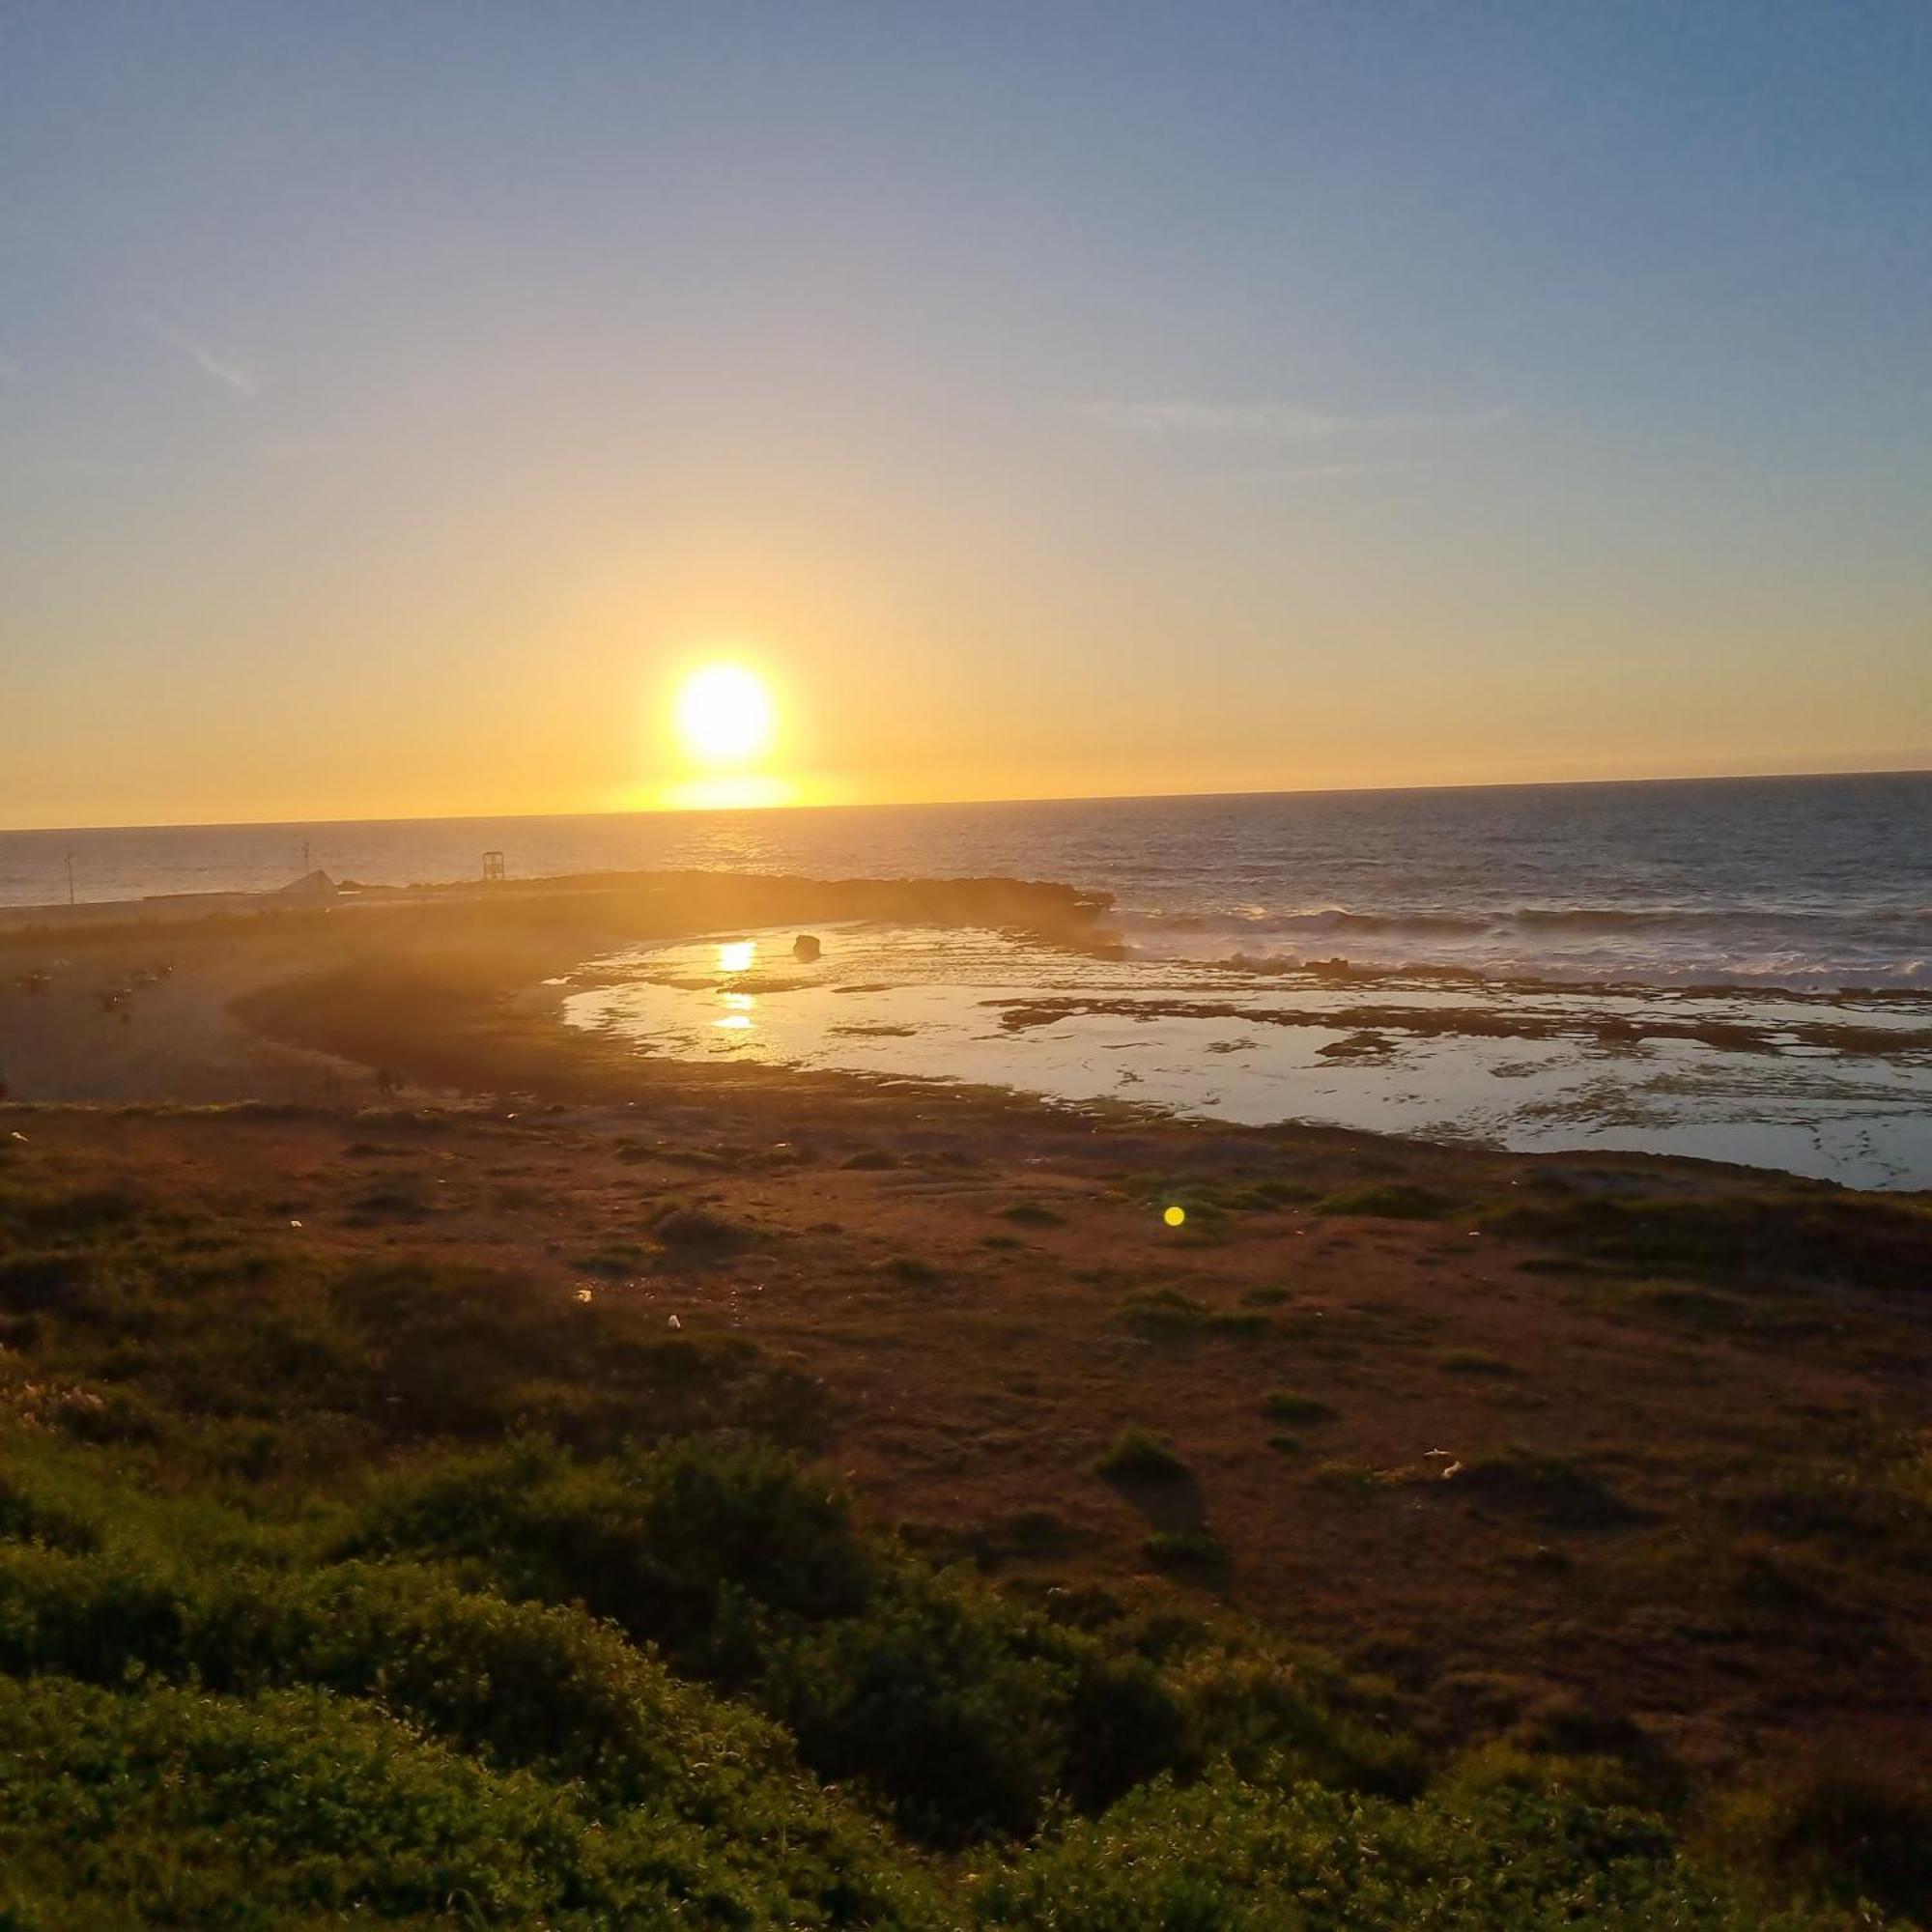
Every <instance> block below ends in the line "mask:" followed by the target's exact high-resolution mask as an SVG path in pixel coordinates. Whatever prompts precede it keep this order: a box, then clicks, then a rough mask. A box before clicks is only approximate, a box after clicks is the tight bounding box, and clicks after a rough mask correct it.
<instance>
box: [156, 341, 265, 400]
mask: <svg viewBox="0 0 1932 1932" xmlns="http://www.w3.org/2000/svg"><path fill="white" fill-rule="evenodd" d="M162 340H163V341H164V342H166V343H167V344H168V345H169V347H171V348H174V349H178V350H180V351H181V353H182V354H183V355H185V356H186V357H187V358H188V360H189V361H190V362H192V363H193V364H194V366H195V367H196V368H197V369H199V370H200V371H201V373H202V374H203V375H204V376H206V377H207V378H208V379H209V381H210V382H213V383H219V384H221V386H222V387H223V388H224V389H226V390H227V391H228V392H229V394H230V395H233V396H239V397H240V398H241V400H242V401H243V402H246V401H248V400H249V399H250V398H252V397H253V396H254V394H255V392H256V391H257V390H258V389H259V388H260V387H261V386H262V384H261V379H260V378H259V377H258V376H257V375H256V373H255V372H254V370H252V369H251V368H249V367H248V365H247V364H246V363H245V362H242V361H241V360H240V359H239V358H238V357H237V356H234V355H229V354H227V353H225V352H224V351H221V350H217V349H212V348H210V347H209V345H208V344H207V343H205V342H200V341H197V340H196V339H195V338H194V337H193V336H191V335H183V334H180V333H174V334H169V335H165V336H163V337H162Z"/></svg>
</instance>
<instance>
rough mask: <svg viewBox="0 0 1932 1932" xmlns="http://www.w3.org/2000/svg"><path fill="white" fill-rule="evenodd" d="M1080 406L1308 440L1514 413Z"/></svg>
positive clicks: (1142, 432) (1093, 415) (1485, 424)
mask: <svg viewBox="0 0 1932 1932" xmlns="http://www.w3.org/2000/svg"><path fill="white" fill-rule="evenodd" d="M1079 408H1080V412H1081V414H1083V415H1085V416H1087V417H1089V418H1090V419H1091V420H1093V421H1094V422H1099V423H1104V424H1106V425H1107V426H1108V427H1109V428H1111V429H1120V430H1126V431H1128V432H1130V433H1131V434H1133V435H1136V436H1162V437H1183V436H1224V437H1226V436H1243V437H1270V438H1275V439H1278V440H1284V441H1306V442H1313V441H1317V440H1321V439H1323V438H1340V437H1356V436H1435V435H1442V434H1446V433H1450V432H1454V431H1458V430H1474V429H1487V428H1489V427H1490V426H1491V425H1492V424H1493V423H1499V422H1502V421H1504V420H1505V419H1506V418H1507V417H1508V415H1509V413H1510V412H1509V411H1508V410H1507V409H1487V410H1464V411H1460V412H1415V411H1397V412H1386V413H1378V414H1353V415H1350V414H1342V413H1338V412H1334V411H1330V410H1318V409H1314V408H1311V407H1310V406H1309V405H1308V404H1306V403H1208V402H1159V403H1122V402H1090V403H1082V404H1081V405H1080V406H1079Z"/></svg>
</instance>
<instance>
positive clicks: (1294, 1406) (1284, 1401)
mask: <svg viewBox="0 0 1932 1932" xmlns="http://www.w3.org/2000/svg"><path fill="white" fill-rule="evenodd" d="M1262 1413H1263V1414H1264V1415H1265V1416H1266V1417H1267V1418H1268V1420H1269V1421H1270V1422H1296V1423H1302V1424H1308V1423H1314V1422H1332V1421H1333V1420H1334V1419H1335V1411H1334V1409H1333V1408H1332V1407H1331V1406H1329V1405H1328V1404H1327V1403H1325V1402H1323V1401H1321V1399H1320V1397H1318V1396H1312V1395H1301V1394H1299V1393H1297V1392H1296V1391H1295V1390H1293V1389H1274V1390H1272V1391H1271V1392H1270V1393H1269V1394H1268V1395H1266V1396H1264V1398H1263V1400H1262Z"/></svg>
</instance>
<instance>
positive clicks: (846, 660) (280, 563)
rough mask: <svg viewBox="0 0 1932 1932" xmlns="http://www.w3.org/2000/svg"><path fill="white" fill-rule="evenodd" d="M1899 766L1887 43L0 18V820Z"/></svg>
mask: <svg viewBox="0 0 1932 1932" xmlns="http://www.w3.org/2000/svg"><path fill="white" fill-rule="evenodd" d="M721 652H722V653H725V654H727V655H731V656H733V657H737V658H743V659H746V660H748V661H750V662H752V663H753V664H755V665H756V666H757V667H758V668H761V669H762V670H763V671H764V672H765V673H766V674H767V675H768V677H769V678H770V679H771V681H772V683H773V685H774V686H775V688H776V689H777V691H778V693H779V695H780V700H781V707H782V710H783V714H784V717H785V720H786V728H785V732H784V734H783V737H782V739H781V752H780V754H779V755H780V756H781V758H783V759H785V760H788V761H789V763H790V765H791V766H792V767H795V769H796V771H797V773H798V774H799V775H800V776H801V779H802V781H803V783H804V791H805V795H808V796H828V797H865V798H891V797H901V796H921V797H931V796H976V795H977V796H985V795H1025V794H1034V793H1040V794H1045V793H1078V792H1089V791H1126V790H1174V789H1222V788H1246V787H1257V786H1274V785H1281V786H1293V785H1301V784H1325V783H1403V782H1432V781H1463V780H1476V781H1481V780H1491V779H1512V778H1561V777H1605V776H1615V775H1618V774H1622V773H1630V774H1650V773H1662V772H1707V771H1742V770H1779V769H1783V770H1794V769H1820V768H1845V767H1859V766H1865V765H1887V764H1889V765H1902V764H1932V6H1928V5H1926V4H1924V0H1910V3H1909V4H1907V0H1899V4H1888V3H1887V0H1856V4H1848V5H1842V6H1839V5H1826V4H1823V0H1817V4H1774V3H1773V0H1751V4H1722V0H1696V4H1691V3H1690V0H1683V4H1672V5H1663V4H1607V3H1606V4H1603V5H1586V4H1577V5H1569V4H1561V0H1538V4H1525V5H1485V4H1481V3H1480V0H1466V4H1460V5H1446V4H1444V5H1410V4H1377V0H1332V4H1310V5H1291V4H1279V3H1278V4H1274V5H1269V6H1257V7H1251V6H1243V5H1219V6H1216V5H1211V4H1195V5H1185V6H1183V5H1172V6H1146V5H1138V6H1137V5H1122V4H1115V5H1107V6H1086V5H1073V4H1044V3H1043V0H1035V4H1031V5H1025V6H1005V5H997V4H994V5H988V4H975V5H971V6H938V5H917V6H915V5H909V4H908V5H899V6H888V5H864V6H860V5H819V4H810V0H792V4H786V5H772V6H733V5H726V4H716V0H713V3H712V4H704V5H691V6H648V5H642V4H629V5H622V6H616V5H613V6H599V5H589V4H550V5H537V4H522V5H516V6H491V5H485V4H466V5H460V6H458V5H446V6H445V5H432V4H418V5H396V4H383V5H357V4H338V3H337V0H331V4H327V5H304V6H299V7H297V6H278V5H273V4H265V0H251V4H247V5H194V4H185V5H137V6H128V7H118V6H109V5H99V4H87V0H63V3H62V4H44V5H43V4H35V0H10V4H8V5H7V6H5V7H4V8H0V704H4V707H5V712H6V715H7V754H6V757H5V758H4V760H0V824H34V823H42V824H60V823H90V822H92V823H100V822H128V821H134V820H168V819H183V818H245V817H258V816H275V817H280V816H298V815H321V814H325V813H328V814H336V815H357V814H374V815H380V814H384V813H389V812H403V811H462V810H498V809H501V810H552V809H554V810H575V809H593V808H597V807H602V806H606V805H612V804H619V803H622V802H624V801H625V800H627V799H630V798H640V797H644V796H649V795H651V794H652V792H653V788H654V787H656V786H658V785H659V784H660V782H661V781H668V779H670V778H672V777H674V776H675V765H676V753H675V748H674V747H672V746H670V745H668V743H667V742H666V739H665V735H664V733H663V731H662V729H661V727H660V719H661V716H662V712H663V708H664V696H665V692H666V690H667V687H668V683H669V682H670V681H671V680H672V678H673V677H674V676H675V674H676V673H677V672H678V671H679V670H680V669H682V668H687V667H688V666H689V665H690V664H692V663H694V662H697V661H701V660H702V659H703V658H704V657H706V656H707V655H714V654H718V653H721Z"/></svg>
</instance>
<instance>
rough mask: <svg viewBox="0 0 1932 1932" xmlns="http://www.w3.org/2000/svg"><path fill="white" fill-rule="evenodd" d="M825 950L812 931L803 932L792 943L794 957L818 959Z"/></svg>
mask: <svg viewBox="0 0 1932 1932" xmlns="http://www.w3.org/2000/svg"><path fill="white" fill-rule="evenodd" d="M824 951H825V949H824V947H822V946H821V945H820V944H819V943H818V940H817V938H816V937H815V936H814V935H813V934H811V933H810V932H801V933H800V934H799V936H798V937H797V938H796V939H794V940H793V941H792V943H791V956H792V957H793V958H794V959H806V960H810V959H816V958H817V957H818V955H819V954H820V953H821V952H824Z"/></svg>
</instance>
